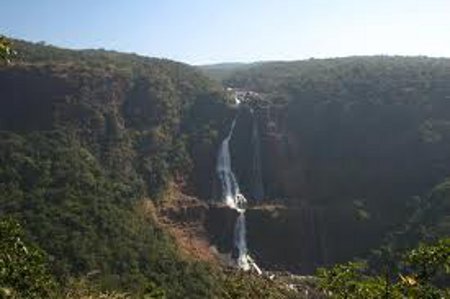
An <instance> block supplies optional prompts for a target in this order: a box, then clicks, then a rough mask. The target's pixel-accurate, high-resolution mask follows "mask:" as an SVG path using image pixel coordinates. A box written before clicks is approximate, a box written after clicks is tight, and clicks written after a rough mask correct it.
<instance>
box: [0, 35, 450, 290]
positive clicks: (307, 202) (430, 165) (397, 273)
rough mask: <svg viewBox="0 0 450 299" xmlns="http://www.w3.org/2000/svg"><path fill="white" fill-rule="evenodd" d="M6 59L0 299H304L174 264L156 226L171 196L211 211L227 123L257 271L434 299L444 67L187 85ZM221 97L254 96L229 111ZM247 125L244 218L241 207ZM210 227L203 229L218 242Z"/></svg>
mask: <svg viewBox="0 0 450 299" xmlns="http://www.w3.org/2000/svg"><path fill="white" fill-rule="evenodd" d="M2 43H3V40H2ZM5 46H7V48H8V50H7V51H2V59H3V58H7V59H9V60H10V62H8V63H7V62H6V60H5V59H3V60H5V61H4V62H2V63H1V65H0V218H1V219H0V266H1V269H2V270H1V271H0V282H1V284H0V296H2V297H8V296H9V297H11V298H47V297H55V298H64V297H65V298H86V297H89V296H93V297H94V298H96V297H99V298H105V296H106V298H129V297H131V298H134V297H136V298H299V297H300V298H302V296H303V295H304V292H302V293H298V292H297V293H296V292H292V290H291V288H290V287H288V286H289V284H288V283H285V282H280V281H278V280H276V279H275V280H271V279H269V278H267V277H258V276H254V275H252V274H248V273H240V272H239V271H234V270H230V269H224V268H223V267H218V266H217V265H216V264H212V263H208V262H205V261H200V260H197V259H195V258H193V257H189V256H186V255H185V254H182V253H181V252H180V248H178V243H177V240H176V239H175V237H174V236H173V235H172V234H170V233H169V232H168V231H167V230H166V229H165V228H164V227H163V226H162V225H161V223H160V219H158V216H157V215H156V211H157V210H158V208H160V207H162V206H164V205H170V204H171V203H170V201H171V200H174V196H175V197H176V196H177V194H182V193H183V194H188V195H191V196H195V197H197V198H199V199H201V200H204V201H208V200H211V199H214V197H217V190H216V189H217V188H216V187H217V179H216V178H215V163H216V154H217V149H218V147H219V144H220V142H221V139H222V138H223V136H225V134H226V133H227V132H228V129H229V125H230V123H231V120H232V119H233V117H234V116H236V115H237V116H238V118H237V125H236V132H235V136H234V137H233V139H232V140H231V147H232V148H231V152H232V153H231V154H232V156H233V157H232V158H233V161H235V162H233V163H234V164H233V168H234V170H235V171H236V174H237V176H238V180H239V182H240V184H241V185H242V190H243V192H244V193H245V194H246V195H248V198H249V199H250V206H249V210H248V212H247V214H248V239H249V248H250V251H251V253H252V254H253V253H255V256H256V258H257V262H258V263H259V264H260V265H263V266H264V267H266V268H267V269H275V267H274V265H275V266H278V268H276V269H278V270H291V269H292V270H293V272H298V273H308V274H311V273H310V272H311V271H315V269H316V268H317V267H318V266H328V265H333V264H335V263H336V262H343V261H350V260H352V259H353V258H364V259H365V260H366V263H359V262H358V263H353V262H350V263H345V264H341V265H337V266H335V267H332V268H329V269H328V270H326V269H322V270H320V271H319V272H318V273H317V274H318V276H317V277H318V280H317V281H318V284H315V283H312V285H313V288H316V289H317V290H320V291H321V293H320V295H319V294H317V296H319V298H320V296H324V295H325V294H328V295H330V296H335V297H336V298H358V296H359V297H361V296H363V297H366V298H379V296H381V294H383V295H384V296H385V297H386V292H388V293H389V294H390V297H389V296H388V297H386V298H402V296H412V298H421V297H423V296H429V298H439V296H441V297H442V296H446V295H448V291H446V290H445V288H446V287H447V286H448V273H449V269H450V268H449V266H448V265H449V262H450V261H449V252H448V241H446V240H441V241H439V239H441V238H444V237H448V236H449V235H450V183H449V180H450V179H449V178H448V177H449V176H450V85H449V84H448V82H450V81H449V79H450V60H448V59H431V58H425V57H412V58H406V57H349V58H343V59H327V60H308V61H299V62H273V63H255V64H248V65H247V64H223V65H218V66H209V67H202V69H199V68H197V67H192V66H189V65H186V64H182V63H177V62H173V61H169V60H164V59H154V58H146V57H142V56H138V55H135V54H123V53H118V52H114V51H106V50H78V51H75V50H66V49H61V48H57V47H53V46H49V45H45V44H44V43H38V44H32V43H28V42H24V41H19V40H13V41H12V44H10V43H9V42H6V40H5ZM10 47H12V49H13V50H14V51H12V50H11V49H10ZM5 49H6V48H5ZM4 54H5V56H3V55H4ZM11 54H13V55H12V56H11ZM205 74H206V75H209V76H210V77H211V78H212V79H211V78H208V76H206V75H205ZM214 79H215V80H214ZM224 87H233V88H238V89H242V90H251V91H256V92H257V93H258V96H256V97H250V100H248V101H246V102H245V103H243V105H241V108H236V107H233V105H230V104H232V103H233V100H232V95H231V94H230V93H229V92H226V91H224ZM249 107H251V108H252V112H251V113H250V110H249V109H248V108H249ZM253 122H254V123H257V124H258V126H259V128H260V135H258V136H259V137H260V138H261V155H262V159H261V160H262V179H263V185H264V190H265V196H264V199H263V200H262V202H259V203H255V202H254V201H253V200H252V198H251V192H250V190H251V188H250V184H251V177H250V176H251V172H250V171H249V169H250V168H251V165H250V161H253V160H252V159H253V158H252V155H253V153H252V152H251V151H250V150H249V149H250V148H252V146H251V144H250V140H251V137H250V136H251V134H252V123H253ZM174 194H175V195H174ZM175 203H176V201H175ZM271 204H274V206H270V205H271ZM265 205H266V206H267V207H265ZM253 206H256V207H255V208H254V209H252V208H253ZM194 215H197V214H194ZM216 216H217V215H216ZM219 216H220V215H219ZM212 218H215V217H214V215H213V216H212ZM219 219H222V218H220V217H217V219H213V222H214V220H215V221H216V222H215V223H213V226H214V225H215V226H216V227H219V229H223V227H224V226H225V224H224V223H217V222H218V221H219ZM342 219H344V220H342ZM322 229H324V231H322ZM358 233H359V234H360V235H358ZM355 238H357V240H356V241H355V240H354V239H355ZM213 239H214V238H213V237H211V240H213ZM420 242H425V243H424V244H430V242H431V243H432V245H420V246H419V243H420ZM417 246H419V247H417ZM413 247H416V249H412V248H413ZM280 248H281V249H280ZM318 249H320V250H318ZM280 250H282V251H280ZM318 251H321V252H320V253H319V252H318ZM308 259H311V261H310V262H309V261H308ZM424 265H425V266H424ZM280 267H281V268H280ZM424 267H425V268H426V269H424ZM427 267H428V268H427ZM305 269H307V271H306V270H305ZM386 269H388V270H389V271H388V270H386ZM302 271H303V272H302ZM308 271H309V272H308ZM288 276H289V275H288ZM24 278H26V279H24ZM25 282H26V283H25ZM308 287H310V286H308ZM322 291H323V292H322ZM327 292H328V293H327ZM330 292H331V293H330ZM108 296H109V297H108ZM370 296H372V297H370ZM427 298H428V297H427Z"/></svg>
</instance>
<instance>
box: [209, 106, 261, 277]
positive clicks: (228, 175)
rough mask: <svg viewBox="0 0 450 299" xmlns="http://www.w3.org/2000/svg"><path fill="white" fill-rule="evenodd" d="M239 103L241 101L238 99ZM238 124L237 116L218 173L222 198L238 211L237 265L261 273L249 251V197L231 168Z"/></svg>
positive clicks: (245, 269) (226, 138)
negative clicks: (231, 155) (232, 142)
mask: <svg viewBox="0 0 450 299" xmlns="http://www.w3.org/2000/svg"><path fill="white" fill-rule="evenodd" d="M236 104H237V105H239V102H238V101H236ZM235 125H236V118H235V119H234V120H233V122H232V123H231V128H230V131H229V133H228V135H227V136H226V137H225V139H224V140H223V141H222V145H221V147H220V149H219V155H218V158H217V169H216V170H217V174H218V176H219V179H220V182H221V184H222V198H223V200H224V203H225V204H226V205H227V206H228V207H230V208H231V209H234V210H236V211H237V212H238V217H237V219H236V224H235V226H234V232H233V233H234V236H233V243H234V244H233V246H234V247H235V248H236V249H237V251H238V252H237V253H238V256H237V258H236V265H237V267H238V268H239V269H242V270H244V271H248V270H250V268H251V267H253V268H254V269H255V271H256V272H258V273H259V274H261V270H260V269H259V268H258V266H257V265H256V264H255V263H254V262H253V260H252V259H251V257H250V256H249V255H248V253H247V237H246V222H245V208H246V204H247V199H246V198H245V197H244V195H242V193H241V192H240V190H239V185H238V183H237V180H236V177H235V175H234V173H233V171H232V170H231V157H230V139H231V137H232V135H233V131H234V127H235Z"/></svg>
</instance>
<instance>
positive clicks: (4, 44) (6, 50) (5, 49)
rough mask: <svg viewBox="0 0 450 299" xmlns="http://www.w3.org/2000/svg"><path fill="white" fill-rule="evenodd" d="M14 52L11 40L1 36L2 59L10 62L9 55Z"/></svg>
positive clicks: (0, 55)
mask: <svg viewBox="0 0 450 299" xmlns="http://www.w3.org/2000/svg"><path fill="white" fill-rule="evenodd" d="M12 54H13V51H12V49H11V42H10V41H9V40H8V39H7V38H6V37H4V36H0V60H1V61H6V62H8V63H9V57H10V56H11V55H12Z"/></svg>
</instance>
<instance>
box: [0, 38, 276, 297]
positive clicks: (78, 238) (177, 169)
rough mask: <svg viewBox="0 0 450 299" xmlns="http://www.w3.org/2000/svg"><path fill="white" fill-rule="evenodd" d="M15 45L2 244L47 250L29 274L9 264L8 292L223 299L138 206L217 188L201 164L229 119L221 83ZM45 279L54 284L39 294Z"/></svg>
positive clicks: (214, 274) (140, 64) (131, 60)
mask: <svg viewBox="0 0 450 299" xmlns="http://www.w3.org/2000/svg"><path fill="white" fill-rule="evenodd" d="M12 47H13V48H14V52H15V53H16V54H15V55H14V57H13V59H12V63H10V64H2V66H0V93H1V101H0V136H1V138H0V143H1V145H0V182H1V183H0V216H1V217H2V219H6V218H5V217H12V219H13V220H11V221H12V222H11V221H10V220H8V221H9V222H8V221H7V220H5V221H6V222H4V223H5V224H4V226H2V228H3V231H2V232H1V238H2V242H3V240H14V239H15V238H16V237H14V236H21V239H23V240H24V242H28V243H27V244H30V245H27V246H29V248H35V247H36V248H38V249H37V250H38V251H37V252H41V251H42V252H43V253H42V254H41V253H37V254H36V256H37V258H36V259H35V258H34V256H35V255H32V256H30V257H29V259H30V261H33V263H34V264H36V265H38V266H37V267H44V268H47V269H44V268H36V269H37V270H36V271H37V272H36V273H35V274H33V273H31V274H30V273H29V272H26V271H29V270H26V269H25V270H24V269H22V268H20V267H19V266H17V267H14V263H15V262H14V260H9V259H6V262H5V263H6V266H7V267H11V268H8V269H12V271H16V272H11V273H10V275H9V276H8V274H6V276H5V277H6V278H5V277H3V278H2V286H1V287H2V291H4V292H6V293H5V294H11V293H12V296H15V297H22V296H23V297H24V298H28V297H37V298H42V297H47V296H56V297H59V296H63V294H61V292H63V291H61V290H64V288H70V286H71V282H72V281H73V280H74V279H75V280H76V281H81V282H82V281H86V280H87V281H88V284H87V285H86V284H84V283H83V284H82V288H84V289H89V288H90V287H89V285H92V287H93V288H98V289H99V290H119V291H121V292H130V293H131V294H134V295H132V296H133V297H134V296H137V297H139V296H144V294H147V296H149V298H163V297H164V298H165V297H167V298H216V297H227V296H230V295H229V293H230V292H231V293H232V292H233V291H234V288H233V283H234V282H233V279H234V278H233V275H234V274H230V275H226V276H225V275H224V274H223V273H222V272H221V270H220V269H214V268H212V267H211V266H210V265H208V264H206V263H205V262H200V261H195V260H193V259H189V258H186V257H184V256H182V255H181V254H180V253H179V251H178V249H177V248H176V245H175V241H174V240H173V237H171V236H169V234H167V232H165V231H164V230H163V229H162V228H160V226H159V225H158V224H157V223H156V222H155V221H156V219H155V218H154V215H153V214H152V213H151V212H149V213H146V211H145V209H142V206H143V205H145V202H152V203H153V205H158V204H159V203H160V202H163V201H164V200H166V196H165V194H166V192H168V190H170V188H174V187H173V186H176V188H178V189H180V190H182V191H183V192H185V193H192V194H198V195H200V196H201V195H202V194H206V193H207V192H209V191H208V189H206V191H205V190H203V189H201V188H202V186H205V185H206V184H208V183H206V184H205V182H200V181H199V180H203V179H204V180H205V181H206V182H208V181H210V180H211V178H210V177H211V176H210V174H209V173H208V172H207V171H204V168H205V167H207V168H208V167H210V164H211V163H214V161H213V160H214V152H215V147H216V145H217V142H218V140H217V139H218V137H219V134H220V133H221V131H220V130H221V127H222V124H223V123H224V122H226V121H227V120H228V118H229V115H230V112H231V110H230V108H228V106H227V102H228V101H229V100H228V98H227V96H225V94H224V93H223V92H222V89H221V87H220V85H218V84H216V83H214V82H213V81H211V80H209V79H207V78H206V77H205V76H203V75H202V74H201V73H200V72H199V71H197V70H195V69H194V68H192V67H189V66H187V65H184V64H181V63H176V62H172V61H168V60H160V59H151V58H144V57H140V56H137V55H132V54H121V53H116V52H111V51H103V50H87V51H72V50H64V49H60V48H56V47H52V46H47V45H44V44H42V43H41V44H31V43H27V42H23V41H13V44H12ZM195 172H200V173H202V172H203V173H204V175H203V177H202V176H201V175H200V176H194V175H193V174H194V173H195ZM200 183H201V184H200ZM209 185H211V184H209ZM203 188H204V187H203ZM2 223H3V222H2ZM8 223H9V224H8ZM11 223H12V224H11ZM16 223H17V224H16ZM18 226H22V227H23V231H21V229H16V228H15V227H18ZM5 242H6V241H5ZM21 242H22V241H21ZM5 244H6V243H5ZM12 246H13V245H12ZM15 247H16V245H14V248H15ZM24 248H28V247H24ZM25 251H26V252H30V251H32V250H31V249H30V250H27V249H25ZM17 254H18V256H19V257H20V256H21V254H23V252H22V251H19V252H18V253H17ZM5 256H6V257H8V256H11V253H5V252H2V262H3V261H4V260H3V258H4V257H5ZM43 259H44V260H45V261H44V260H43ZM8 261H9V262H8ZM11 263H13V265H12V264H11ZM34 264H33V265H34ZM27 267H28V266H27V265H24V268H27ZM29 267H31V268H32V266H31V264H30V266H29ZM2 269H3V268H2ZM5 269H6V268H5ZM31 270H32V269H31ZM31 270H30V271H31ZM2 271H3V270H2ZM5 271H6V270H5ZM20 271H22V272H20ZM23 271H25V272H23ZM2 273H3V272H2ZM6 273H9V272H6ZM14 273H18V274H17V275H16V274H14ZM2 275H4V273H3V274H2ZM15 275H16V276H15ZM20 275H31V276H32V277H33V276H35V279H36V285H35V286H33V285H32V283H31V282H30V286H22V285H21V284H20V283H21V282H20V279H19V278H18V277H21V276H20ZM48 275H50V276H52V277H53V278H48ZM41 276H42V277H43V278H42V281H52V282H49V283H48V286H51V285H56V286H58V287H54V288H50V287H49V288H50V289H48V288H47V286H46V285H45V284H44V286H41V285H39V283H38V281H40V279H41V278H40V277H41ZM5 279H6V280H5ZM8 279H9V280H8ZM18 279H19V281H18ZM236 279H237V278H236ZM248 281H249V282H250V281H251V278H249V279H248ZM236 283H237V282H236ZM265 284H266V283H265V282H263V281H260V280H258V279H256V280H255V281H254V286H252V285H251V284H250V285H249V286H248V287H247V291H243V292H244V293H243V296H249V295H248V294H252V292H262V293H261V294H264V292H265V291H264V290H266V292H268V293H270V292H273V290H272V289H270V290H269V289H267V287H266V288H264V285H265ZM227 286H229V288H227ZM50 292H53V293H50ZM55 292H56V293H55ZM245 292H247V293H245ZM69 293H70V291H69ZM43 294H45V296H44V295H43ZM49 294H50V295H49ZM58 294H59V295H58ZM155 294H156V295H155ZM158 294H159V295H158ZM2 296H3V295H2ZM99 296H100V295H99ZM69 297H70V296H69ZM73 297H76V292H75V295H73ZM80 297H82V296H81V295H80Z"/></svg>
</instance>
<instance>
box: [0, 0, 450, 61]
mask: <svg viewBox="0 0 450 299" xmlns="http://www.w3.org/2000/svg"><path fill="white" fill-rule="evenodd" d="M1 8H2V12H3V13H2V17H1V18H0V34H4V35H7V36H12V37H15V38H20V39H26V40H30V41H35V42H37V41H45V42H47V43H49V44H53V45H56V46H61V47H69V48H76V49H78V48H105V49H113V50H118V51H124V52H134V53H138V54H142V55H147V56H156V57H165V58H170V59H174V60H178V61H183V62H187V63H191V64H206V63H218V62H238V61H239V62H252V61H260V60H295V59H306V58H310V57H316V58H324V57H341V56H350V55H377V54H387V55H426V56H438V57H441V56H444V57H450V0H376V1H375V0H222V1H217V0H128V1H122V0H39V1H38V0H36V1H34V0H13V1H3V2H2V4H1Z"/></svg>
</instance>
